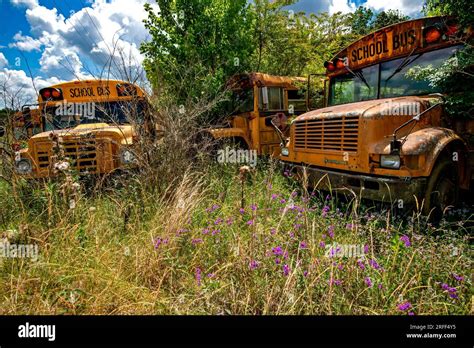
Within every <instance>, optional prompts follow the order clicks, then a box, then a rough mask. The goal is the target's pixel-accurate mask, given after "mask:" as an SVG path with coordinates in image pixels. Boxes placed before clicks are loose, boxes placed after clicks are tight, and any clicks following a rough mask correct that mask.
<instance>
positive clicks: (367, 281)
mask: <svg viewBox="0 0 474 348" xmlns="http://www.w3.org/2000/svg"><path fill="white" fill-rule="evenodd" d="M364 282H365V284H367V287H369V288H371V287H372V281H371V280H370V278H369V277H365V278H364Z"/></svg>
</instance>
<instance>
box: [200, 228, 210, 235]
mask: <svg viewBox="0 0 474 348" xmlns="http://www.w3.org/2000/svg"><path fill="white" fill-rule="evenodd" d="M209 232H210V231H209V229H208V228H205V229H203V230H202V234H208V233H209Z"/></svg>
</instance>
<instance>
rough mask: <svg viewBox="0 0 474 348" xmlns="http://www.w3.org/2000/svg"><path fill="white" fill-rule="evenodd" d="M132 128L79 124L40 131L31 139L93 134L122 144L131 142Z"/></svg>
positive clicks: (129, 126)
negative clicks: (117, 140)
mask: <svg viewBox="0 0 474 348" xmlns="http://www.w3.org/2000/svg"><path fill="white" fill-rule="evenodd" d="M134 133H135V132H134V129H133V126H131V125H113V126H111V125H108V124H107V123H91V124H81V125H78V126H76V127H74V128H67V129H58V130H53V131H47V132H42V133H38V134H36V135H34V136H33V137H31V139H32V140H33V141H38V140H45V139H50V138H51V137H53V136H57V137H80V136H86V135H91V134H94V135H95V136H99V137H111V138H115V139H120V143H122V144H131V143H132V137H133V135H134Z"/></svg>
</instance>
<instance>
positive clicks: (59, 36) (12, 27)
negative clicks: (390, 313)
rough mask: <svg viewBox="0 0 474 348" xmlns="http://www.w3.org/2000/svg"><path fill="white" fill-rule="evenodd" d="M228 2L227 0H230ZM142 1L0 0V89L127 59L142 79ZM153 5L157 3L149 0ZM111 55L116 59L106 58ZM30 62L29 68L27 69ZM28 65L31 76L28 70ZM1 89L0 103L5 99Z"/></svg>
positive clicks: (405, 3) (314, 7) (308, 5)
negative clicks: (140, 47)
mask: <svg viewBox="0 0 474 348" xmlns="http://www.w3.org/2000/svg"><path fill="white" fill-rule="evenodd" d="M229 1H231V0H229ZM145 2H147V1H146V0H0V23H1V28H2V29H1V30H0V88H1V86H7V87H9V88H10V90H11V92H10V94H15V98H17V99H19V100H18V103H20V104H21V103H26V102H29V101H32V100H34V99H35V90H34V88H33V83H32V79H31V76H33V77H34V86H35V87H36V88H37V89H39V88H42V87H45V86H48V85H51V84H54V83H58V82H60V81H67V80H72V79H84V78H91V77H99V76H101V75H102V76H107V75H104V67H108V66H110V67H111V68H110V69H105V70H107V71H112V74H114V75H115V77H118V76H117V75H120V74H121V71H118V67H117V66H115V67H114V62H117V61H118V60H121V59H122V58H123V59H126V61H127V62H129V63H130V65H131V66H132V75H134V77H136V78H138V79H139V80H143V81H145V77H144V73H143V70H142V69H141V62H142V59H143V57H142V56H141V55H140V53H139V46H140V43H141V42H142V41H144V40H147V39H148V38H149V35H148V32H147V31H146V29H145V28H144V26H143V23H142V20H143V19H144V18H145V17H146V12H145V11H144V10H143V4H144V3H145ZM151 3H152V4H153V6H155V9H156V10H157V9H158V8H157V6H156V5H155V4H154V1H151ZM422 4H423V0H300V1H298V2H297V3H296V4H294V5H291V6H289V7H288V9H291V10H294V11H295V12H298V11H304V12H307V13H309V12H313V13H319V12H329V13H334V12H338V11H341V12H352V11H354V10H355V9H356V8H357V7H358V6H359V5H364V6H367V7H370V8H372V9H373V10H375V11H381V10H384V9H389V8H390V9H399V10H401V11H402V12H404V13H406V14H408V15H411V16H415V17H416V16H419V15H420V10H421V7H422ZM111 56H113V57H114V59H112V60H111V59H110V57H111ZM28 67H29V69H28ZM30 70H31V75H30ZM1 93H2V92H1V90H0V108H1V107H3V105H4V98H3V95H2V94H1Z"/></svg>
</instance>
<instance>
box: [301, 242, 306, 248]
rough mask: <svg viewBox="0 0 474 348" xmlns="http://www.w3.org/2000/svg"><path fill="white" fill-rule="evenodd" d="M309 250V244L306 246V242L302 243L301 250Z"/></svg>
mask: <svg viewBox="0 0 474 348" xmlns="http://www.w3.org/2000/svg"><path fill="white" fill-rule="evenodd" d="M307 248H308V244H306V242H301V243H300V249H307Z"/></svg>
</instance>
